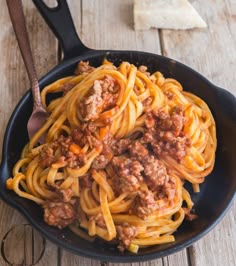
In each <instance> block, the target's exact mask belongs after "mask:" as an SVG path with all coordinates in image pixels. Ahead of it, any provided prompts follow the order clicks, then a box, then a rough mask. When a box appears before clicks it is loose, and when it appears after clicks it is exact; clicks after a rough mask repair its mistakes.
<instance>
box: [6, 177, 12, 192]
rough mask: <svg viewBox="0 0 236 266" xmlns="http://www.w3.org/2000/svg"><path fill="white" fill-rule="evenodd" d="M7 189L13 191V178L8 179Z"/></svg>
mask: <svg viewBox="0 0 236 266" xmlns="http://www.w3.org/2000/svg"><path fill="white" fill-rule="evenodd" d="M6 186H7V189H10V190H13V178H8V179H7V182H6Z"/></svg>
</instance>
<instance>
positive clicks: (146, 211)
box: [131, 190, 158, 220]
mask: <svg viewBox="0 0 236 266" xmlns="http://www.w3.org/2000/svg"><path fill="white" fill-rule="evenodd" d="M157 209H158V204H157V203H156V200H155V197H154V194H153V193H152V191H150V190H144V191H138V192H137V195H136V198H135V201H134V205H133V206H132V208H131V213H133V214H135V215H137V216H138V217H140V218H141V219H143V220H145V219H146V218H147V217H148V215H150V214H152V213H153V212H154V211H155V210H157Z"/></svg>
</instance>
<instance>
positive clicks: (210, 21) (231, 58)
mask: <svg viewBox="0 0 236 266" xmlns="http://www.w3.org/2000/svg"><path fill="white" fill-rule="evenodd" d="M190 2H192V4H193V6H194V7H195V8H196V9H197V10H198V12H199V13H200V15H201V16H202V17H203V19H204V20H205V21H206V22H207V25H208V27H207V28H206V29H195V30H187V31H172V30H163V31H162V32H161V35H162V43H163V47H162V48H163V53H164V55H166V56H168V57H171V58H173V59H176V60H178V61H180V62H182V63H184V64H186V65H188V66H190V67H192V68H194V69H195V70H197V71H199V72H200V73H201V74H202V75H204V76H205V77H207V78H208V79H209V80H211V81H212V82H213V83H214V84H216V85H218V86H221V87H223V88H225V89H228V90H229V91H231V92H232V93H234V94H235V95H236V88H235V86H234V84H235V80H236V73H235V71H232V70H233V69H235V62H236V51H235V45H236V34H235V32H236V19H235V16H236V2H235V1H234V0H224V1H221V0H216V1H214V0H209V1H204V0H199V1H190Z"/></svg>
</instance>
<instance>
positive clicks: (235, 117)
mask: <svg viewBox="0 0 236 266" xmlns="http://www.w3.org/2000/svg"><path fill="white" fill-rule="evenodd" d="M118 53H123V54H127V55H128V54H135V55H138V54H139V55H147V56H149V57H154V60H157V59H158V58H159V59H162V60H164V61H166V62H165V63H167V62H168V61H169V62H174V63H175V64H176V65H177V67H179V68H183V69H184V70H185V71H186V72H189V71H190V72H191V73H192V74H193V75H195V76H196V77H197V78H199V79H200V80H201V81H202V82H204V83H205V84H206V85H208V86H209V87H210V88H212V89H213V90H214V93H215V94H217V93H218V94H221V95H223V97H225V98H228V101H230V102H231V103H230V104H232V105H235V106H236V98H235V96H234V95H233V94H232V93H230V92H229V91H227V90H225V89H222V88H220V87H217V86H215V85H214V84H213V83H212V82H211V81H209V80H208V79H207V78H205V77H204V76H203V75H201V74H200V73H198V72H197V71H195V70H194V69H192V68H190V67H188V66H187V65H185V64H183V63H180V62H178V61H176V60H173V59H170V58H168V57H165V56H161V55H157V54H153V53H148V52H142V51H129V50H90V51H88V52H86V53H84V54H81V55H80V56H76V57H74V58H71V59H69V60H66V61H64V62H62V63H60V64H58V65H57V66H56V67H55V68H54V69H52V70H51V71H49V72H48V73H47V74H46V75H44V76H43V77H42V78H41V79H40V80H39V84H40V87H42V84H44V83H46V84H47V80H49V79H51V78H53V77H55V76H56V75H57V74H59V75H60V76H63V75H62V74H60V73H63V71H64V72H65V69H67V68H69V67H71V66H72V65H73V64H76V63H77V62H78V61H80V60H83V59H81V57H82V58H83V57H86V58H91V57H92V58H96V57H99V56H108V55H110V54H118ZM54 80H56V79H54ZM50 83H51V82H50ZM44 86H45V84H44V85H43V87H44ZM30 96H31V93H30V91H29V90H28V91H27V92H26V93H25V94H24V95H23V97H22V98H21V99H20V101H19V102H18V104H17V105H16V107H15V109H14V110H13V112H12V115H11V116H10V119H9V121H8V124H7V127H6V130H5V134H4V139H3V148H2V154H3V156H2V161H1V165H0V174H1V177H0V178H1V179H2V174H3V173H4V171H8V170H6V168H7V166H8V163H7V155H8V150H7V148H8V144H9V136H10V134H9V132H11V131H12V127H13V125H14V121H15V119H16V116H17V115H18V113H19V111H20V110H21V108H22V106H24V105H25V104H26V103H27V101H28V100H29V97H30ZM235 111H236V109H235ZM231 120H232V122H235V121H236V112H235V113H232V117H231ZM2 189H3V187H2V182H1V183H0V196H1V197H2V198H3V200H4V201H5V202H7V203H8V204H9V205H11V206H12V207H14V208H15V209H17V210H18V211H20V212H21V213H22V214H23V215H24V216H25V217H26V218H27V220H28V221H29V222H30V223H31V224H32V225H33V226H34V228H36V229H37V230H39V231H40V232H41V233H42V234H43V235H44V236H45V237H46V238H47V239H49V240H51V241H52V242H54V243H55V244H57V245H60V246H61V247H63V248H66V249H68V250H70V251H72V252H74V253H76V254H77V255H82V256H85V257H89V258H91V257H92V258H94V259H98V260H102V261H111V262H138V261H147V260H153V259H157V258H160V257H163V256H167V255H170V254H173V253H175V252H177V251H180V250H182V249H184V248H187V247H188V246H190V245H192V244H193V243H194V242H196V241H197V240H199V239H200V238H202V237H203V236H204V235H206V234H207V233H208V232H209V231H211V230H212V229H213V228H214V227H215V226H216V225H217V224H218V223H219V222H220V221H221V220H222V219H223V217H224V216H225V214H226V213H227V212H228V210H229V209H230V207H231V206H232V204H233V202H234V199H235V196H236V193H234V194H233V195H232V196H230V197H229V200H228V201H227V202H226V205H225V208H224V210H223V212H221V213H220V215H219V216H218V217H217V219H215V221H214V222H212V223H211V224H210V225H208V226H206V228H204V229H203V230H202V231H201V232H200V233H198V234H196V235H195V236H194V237H192V238H190V239H189V240H185V241H182V243H181V242H180V243H177V244H176V243H175V242H174V243H173V247H170V248H167V249H164V250H161V251H158V252H154V253H149V254H144V255H139V254H135V256H134V255H132V254H131V255H129V254H128V255H126V256H124V257H123V256H120V255H119V254H115V255H111V256H108V255H107V256H106V255H104V254H103V255H100V256H99V254H94V253H93V254H91V252H86V250H82V251H81V250H78V248H77V247H73V245H70V244H67V243H66V242H65V241H63V240H61V239H58V238H57V237H55V236H54V235H52V234H51V233H48V232H47V231H45V230H44V229H43V228H42V227H40V225H39V224H38V223H37V222H36V221H35V220H34V219H32V217H31V216H30V213H29V212H28V211H27V210H26V209H25V208H24V207H23V206H22V205H19V204H18V203H16V202H14V201H13V200H11V198H9V197H6V195H5V192H2ZM5 190H6V188H5ZM101 256H102V258H101Z"/></svg>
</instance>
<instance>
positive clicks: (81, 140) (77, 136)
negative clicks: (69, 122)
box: [71, 128, 87, 147]
mask: <svg viewBox="0 0 236 266" xmlns="http://www.w3.org/2000/svg"><path fill="white" fill-rule="evenodd" d="M71 137H72V140H73V141H74V142H75V143H76V144H78V145H79V146H80V147H83V146H84V145H85V144H86V143H87V135H86V132H83V131H82V130H81V129H79V128H75V129H73V130H72V131H71Z"/></svg>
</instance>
